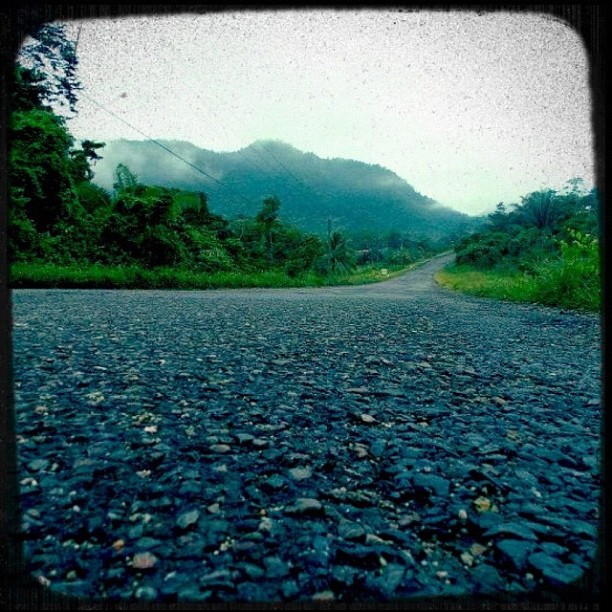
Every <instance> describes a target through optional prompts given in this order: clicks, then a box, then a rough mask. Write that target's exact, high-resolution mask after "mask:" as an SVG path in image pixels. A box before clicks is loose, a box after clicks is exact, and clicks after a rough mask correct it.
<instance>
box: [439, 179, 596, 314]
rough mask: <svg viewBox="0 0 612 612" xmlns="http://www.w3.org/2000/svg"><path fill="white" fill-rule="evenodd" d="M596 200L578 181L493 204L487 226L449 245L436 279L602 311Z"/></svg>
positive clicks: (475, 290)
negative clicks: (451, 253)
mask: <svg viewBox="0 0 612 612" xmlns="http://www.w3.org/2000/svg"><path fill="white" fill-rule="evenodd" d="M599 233H600V232H599V203H598V198H597V193H596V191H595V190H591V191H589V192H586V191H585V190H584V189H583V187H582V181H581V180H580V179H572V180H571V181H568V186H567V189H566V190H565V192H563V193H558V192H555V191H553V190H544V191H538V192H534V193H530V194H528V195H526V196H524V197H523V198H522V200H521V203H520V204H514V205H512V206H511V207H506V206H505V205H504V204H503V203H500V204H498V205H497V209H496V210H495V212H493V213H491V214H490V215H489V216H488V219H487V225H486V227H485V228H484V229H483V230H482V231H480V232H477V233H475V234H472V235H471V236H469V237H467V238H465V239H463V240H461V241H460V242H458V243H457V245H456V246H455V252H456V263H455V264H454V265H451V266H448V267H447V268H446V269H445V270H442V271H440V272H439V273H438V274H437V276H436V280H437V281H438V282H439V283H440V284H442V285H444V286H447V287H450V288H452V289H457V290H459V291H464V292H466V293H471V294H474V295H480V296H485V297H494V298H501V299H506V300H514V301H519V302H535V303H540V304H546V305H550V306H559V307H562V308H571V309H578V310H586V311H592V312H597V311H599V310H600V309H601V292H602V287H601V270H600V248H599V238H598V237H599Z"/></svg>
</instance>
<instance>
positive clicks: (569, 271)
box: [435, 260, 601, 312]
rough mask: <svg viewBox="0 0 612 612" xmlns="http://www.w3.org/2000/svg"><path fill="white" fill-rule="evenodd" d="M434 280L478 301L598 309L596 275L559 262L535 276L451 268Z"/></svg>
mask: <svg viewBox="0 0 612 612" xmlns="http://www.w3.org/2000/svg"><path fill="white" fill-rule="evenodd" d="M435 279H436V282H437V283H438V284H440V285H442V286H444V287H448V288H449V289H454V290H456V291H461V292H464V293H469V294H471V295H477V296H481V297H490V298H497V299H502V300H510V301H515V302H530V303H539V304H545V305H547V306H557V307H561V308H570V309H575V310H585V311H590V312H599V311H600V309H601V287H600V281H599V274H598V273H596V274H593V273H592V271H591V273H590V274H585V273H584V271H583V270H580V269H578V268H576V266H575V265H573V264H572V262H567V261H563V260H557V261H549V262H545V263H543V264H542V265H541V266H539V268H538V269H537V272H536V273H535V274H525V273H522V272H519V271H512V270H506V271H501V270H480V269H477V268H473V267H471V266H467V265H460V266H459V265H451V266H448V267H446V268H445V269H444V270H440V271H439V272H438V273H437V274H436V276H435Z"/></svg>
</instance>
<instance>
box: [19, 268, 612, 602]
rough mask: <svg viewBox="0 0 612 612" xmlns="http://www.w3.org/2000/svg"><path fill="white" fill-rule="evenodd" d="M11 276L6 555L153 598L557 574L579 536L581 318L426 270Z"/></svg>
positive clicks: (583, 485)
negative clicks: (369, 280)
mask: <svg viewBox="0 0 612 612" xmlns="http://www.w3.org/2000/svg"><path fill="white" fill-rule="evenodd" d="M447 260H448V258H445V257H442V258H439V259H436V260H433V261H431V262H429V263H427V264H425V265H424V266H422V267H420V268H418V269H416V270H414V271H412V272H410V273H408V274H406V275H404V276H402V277H398V278H395V279H393V280H390V281H387V282H384V283H380V284H375V285H367V286H360V287H334V288H322V289H287V290H285V289H282V290H261V289H253V290H218V291H136V290H135V291H110V290H109V291H101V290H16V291H13V293H12V301H13V317H14V328H13V352H14V386H15V417H16V428H17V446H18V462H19V476H18V480H19V487H20V501H19V503H20V507H21V511H22V532H21V535H20V537H21V538H22V539H23V545H24V552H25V557H26V561H27V569H28V572H30V573H31V574H32V575H33V576H34V577H35V578H36V580H38V581H39V582H40V583H41V584H43V585H46V586H48V587H49V588H50V589H53V590H55V591H57V592H61V593H65V594H69V595H74V596H78V597H82V598H94V599H98V598H106V599H117V600H118V599H122V600H146V601H151V600H155V601H161V602H176V601H195V602H206V603H208V602H239V601H249V602H287V601H289V602H290V601H313V602H327V603H330V602H332V603H333V602H358V601H376V602H380V601H396V600H402V599H405V598H411V597H415V596H422V597H435V596H447V595H459V596H464V595H470V594H479V593H485V594H487V593H493V594H494V593H527V594H528V593H536V592H538V591H540V590H543V589H544V590H545V589H552V590H554V589H566V588H567V589H569V588H570V587H569V586H568V585H571V584H572V583H573V582H574V581H576V580H578V581H579V579H580V578H581V577H582V576H583V575H584V573H585V570H587V569H588V568H590V567H591V566H592V565H593V562H594V559H595V556H596V552H597V547H598V543H599V534H598V527H599V514H598V513H599V508H600V504H599V502H600V493H601V483H600V472H601V468H600V444H601V406H600V395H601V338H600V334H601V330H600V320H599V317H598V316H595V315H590V314H581V313H576V312H569V311H562V310H559V309H554V308H546V307H542V306H536V305H520V304H511V303H504V302H498V301H494V300H486V299H480V298H474V297H467V296H464V295H460V294H457V293H453V292H450V291H448V290H446V289H442V288H440V287H437V286H436V285H435V283H434V282H433V280H432V277H433V273H434V272H435V270H436V269H438V268H439V267H440V266H441V265H442V264H443V263H445V262H446V261H447Z"/></svg>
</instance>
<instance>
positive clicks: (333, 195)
mask: <svg viewBox="0 0 612 612" xmlns="http://www.w3.org/2000/svg"><path fill="white" fill-rule="evenodd" d="M158 142H159V143H160V144H162V145H163V146H164V147H167V148H168V149H170V150H171V151H173V152H174V153H175V154H176V155H178V156H180V157H181V158H183V159H184V160H185V161H187V162H188V163H185V161H181V160H180V159H178V158H177V157H175V156H173V155H172V154H170V153H169V152H168V151H166V150H164V149H163V148H162V147H160V146H159V145H157V144H155V143H154V142H151V141H143V140H116V141H110V142H108V143H107V144H106V147H105V148H104V149H103V150H102V151H101V154H102V156H103V159H102V160H100V161H98V162H97V163H96V165H95V166H94V168H93V170H94V172H95V177H94V182H96V183H97V184H99V185H101V186H102V187H104V188H106V189H112V188H113V182H114V173H115V169H116V167H117V165H118V164H120V163H122V164H125V165H126V166H128V168H129V169H130V170H131V171H132V172H133V173H134V174H135V175H136V176H137V177H138V180H139V181H140V182H142V183H144V184H147V185H160V186H165V187H175V188H178V189H185V190H189V191H202V192H204V193H205V194H206V195H207V197H208V204H209V209H210V210H211V212H213V213H216V214H220V215H223V216H225V217H230V218H232V217H238V216H249V217H253V216H255V215H256V214H257V212H258V211H259V210H260V208H261V205H262V202H263V200H264V199H265V198H267V197H270V196H272V195H274V196H277V197H278V198H279V200H280V202H281V209H280V216H281V218H282V219H283V220H285V221H286V222H288V223H291V224H293V225H295V226H296V227H298V228H300V229H302V230H304V231H309V232H315V233H323V232H325V231H326V229H327V223H328V219H330V220H331V222H332V225H333V227H334V229H342V230H344V231H349V232H361V231H390V230H397V231H400V232H406V233H411V234H414V235H423V236H427V237H429V238H434V239H435V238H442V237H445V236H447V235H448V234H451V233H459V232H464V231H466V230H468V229H469V228H471V227H473V226H474V224H475V218H473V217H469V216H468V215H465V214H463V213H459V212H457V211H455V210H452V209H451V208H447V207H445V206H442V205H441V204H439V203H438V202H436V201H435V200H433V199H431V198H429V197H427V196H424V195H422V194H420V193H419V192H417V191H416V190H415V189H414V188H413V187H412V186H411V185H410V184H409V183H408V182H407V181H405V180H404V179H402V178H401V177H399V176H398V175H397V174H395V173H394V172H392V171H391V170H388V169H387V168H384V167H382V166H379V165H373V164H367V163H365V162H360V161H355V160H350V159H343V158H331V159H324V158H321V157H318V156H317V155H315V154H314V153H304V152H303V151H300V150H299V149H296V148H295V147H293V146H291V145H289V144H287V143H285V142H282V141H278V140H258V141H255V142H254V143H252V144H250V145H249V146H247V147H245V148H243V149H240V150H238V151H232V152H215V151H210V150H207V149H201V148H199V147H197V146H195V145H193V144H192V143H190V142H187V141H176V140H159V141H158ZM189 164H192V165H193V166H195V167H196V168H198V169H199V170H201V172H199V171H198V170H196V168H194V167H192V166H190V165H189ZM217 181H218V182H217ZM220 183H221V184H220Z"/></svg>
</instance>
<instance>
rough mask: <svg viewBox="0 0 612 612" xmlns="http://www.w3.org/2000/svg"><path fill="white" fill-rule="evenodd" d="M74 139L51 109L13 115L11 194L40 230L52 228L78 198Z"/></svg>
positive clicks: (10, 163) (10, 154) (11, 129)
mask: <svg viewBox="0 0 612 612" xmlns="http://www.w3.org/2000/svg"><path fill="white" fill-rule="evenodd" d="M72 143H73V140H72V137H71V136H70V134H69V133H68V132H67V130H66V128H65V126H64V122H63V120H62V119H61V118H60V117H57V116H56V115H54V114H53V113H52V112H50V111H47V110H31V111H26V112H16V113H13V114H12V117H11V124H10V144H11V148H10V153H9V194H10V196H11V203H12V204H15V205H16V202H17V201H18V200H19V199H21V201H22V202H23V205H24V208H25V211H26V213H27V216H28V217H29V219H31V220H32V222H33V224H34V226H35V227H36V229H37V230H38V231H39V232H45V231H50V230H52V227H53V226H54V225H56V224H57V222H58V221H59V220H60V218H62V217H66V216H67V215H68V213H69V209H70V207H71V204H72V203H74V202H75V201H76V200H77V198H76V195H75V193H74V184H73V182H72V176H71V158H70V153H69V152H70V148H71V146H72Z"/></svg>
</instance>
